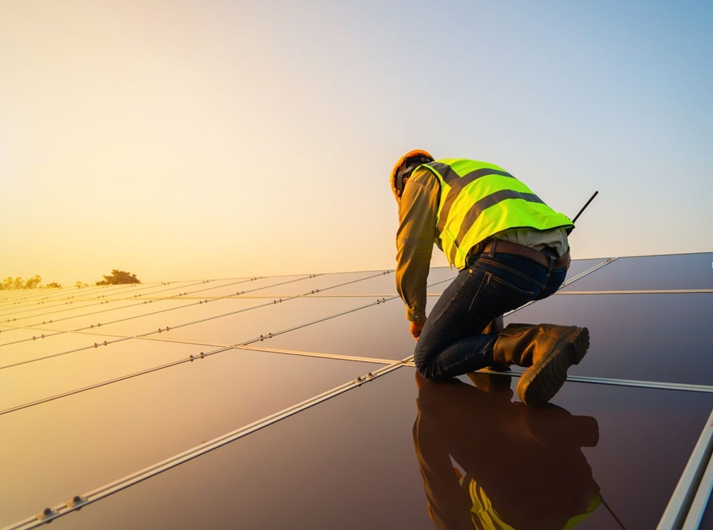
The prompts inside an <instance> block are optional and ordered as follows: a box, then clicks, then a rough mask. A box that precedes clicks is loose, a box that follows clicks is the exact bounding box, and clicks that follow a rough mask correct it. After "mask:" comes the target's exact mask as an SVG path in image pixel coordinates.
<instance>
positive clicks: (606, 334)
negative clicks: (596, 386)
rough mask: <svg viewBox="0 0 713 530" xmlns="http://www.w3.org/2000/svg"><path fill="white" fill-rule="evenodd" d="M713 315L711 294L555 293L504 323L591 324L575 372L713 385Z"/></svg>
mask: <svg viewBox="0 0 713 530" xmlns="http://www.w3.org/2000/svg"><path fill="white" fill-rule="evenodd" d="M595 274H596V273H595ZM711 315H713V294H640V295H555V296H551V297H550V298H547V299H545V300H541V301H539V302H537V303H535V304H534V305H531V306H528V307H526V308H524V309H521V310H519V311H517V312H516V313H514V314H512V315H511V316H509V317H507V318H506V319H505V322H506V324H507V323H509V322H523V323H533V324H539V323H554V324H562V325H577V326H585V327H587V328H589V333H590V343H591V345H590V348H589V351H588V353H587V355H586V357H585V358H584V360H583V361H582V363H581V364H580V365H579V366H573V367H572V368H571V369H570V372H569V373H571V374H578V375H587V376H596V377H614V378H623V379H637V380H639V379H641V380H647V381H665V382H675V383H694V384H706V385H713V355H710V354H709V353H710V351H711V343H710V340H709V339H708V338H706V335H705V331H704V330H707V329H709V328H710V325H711Z"/></svg>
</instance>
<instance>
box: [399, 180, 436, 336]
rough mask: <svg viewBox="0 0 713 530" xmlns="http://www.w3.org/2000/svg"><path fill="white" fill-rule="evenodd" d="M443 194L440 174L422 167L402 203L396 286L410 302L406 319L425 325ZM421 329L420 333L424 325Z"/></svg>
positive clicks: (403, 297)
mask: <svg viewBox="0 0 713 530" xmlns="http://www.w3.org/2000/svg"><path fill="white" fill-rule="evenodd" d="M439 195H440V184H439V183H438V180H437V179H436V177H435V176H434V175H433V174H431V172H430V171H428V170H427V169H419V170H417V171H415V172H414V174H413V175H412V176H411V178H410V179H409V181H408V182H407V183H406V186H405V187H404V193H403V196H402V197H401V201H400V203H399V229H398V231H397V233H396V249H397V253H396V289H397V291H398V293H399V296H401V299H402V300H403V301H404V303H405V304H406V318H407V319H408V320H410V321H411V322H414V323H416V324H419V323H420V324H421V327H422V324H423V323H424V322H425V320H426V279H427V278H428V270H429V267H430V264H431V253H432V252H433V242H434V239H435V235H436V215H437V212H438V200H439ZM416 327H418V326H416ZM417 331H418V333H420V328H418V329H417ZM412 333H414V325H413V324H412ZM414 336H417V334H416V333H414Z"/></svg>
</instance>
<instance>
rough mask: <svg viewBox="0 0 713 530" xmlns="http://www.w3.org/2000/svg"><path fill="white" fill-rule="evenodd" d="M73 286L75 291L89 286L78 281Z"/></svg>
mask: <svg viewBox="0 0 713 530" xmlns="http://www.w3.org/2000/svg"><path fill="white" fill-rule="evenodd" d="M74 286H75V287H76V288H77V289H81V288H82V287H89V284H88V283H84V282H82V281H80V280H77V283H75V284H74Z"/></svg>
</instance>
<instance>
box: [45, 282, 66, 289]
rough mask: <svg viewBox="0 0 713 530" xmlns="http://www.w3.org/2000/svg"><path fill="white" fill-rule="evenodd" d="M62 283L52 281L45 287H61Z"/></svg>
mask: <svg viewBox="0 0 713 530" xmlns="http://www.w3.org/2000/svg"><path fill="white" fill-rule="evenodd" d="M61 288H62V284H60V283H57V282H51V283H48V284H46V285H45V289H61Z"/></svg>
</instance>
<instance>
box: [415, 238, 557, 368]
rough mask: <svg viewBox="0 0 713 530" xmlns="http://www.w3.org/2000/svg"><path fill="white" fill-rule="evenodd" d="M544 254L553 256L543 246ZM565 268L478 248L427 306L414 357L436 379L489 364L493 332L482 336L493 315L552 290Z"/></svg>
mask: <svg viewBox="0 0 713 530" xmlns="http://www.w3.org/2000/svg"><path fill="white" fill-rule="evenodd" d="M544 252H546V253H548V254H549V255H550V256H554V257H556V256H557V254H556V253H555V252H554V251H551V250H550V249H549V248H547V249H546V250H545V251H544ZM566 275H567V269H566V268H565V267H561V268H558V269H552V270H550V268H549V267H545V266H543V265H541V264H539V263H537V262H535V261H532V260H531V259H528V258H525V257H523V256H516V255H514V254H502V253H498V252H497V248H496V252H495V253H492V252H484V253H480V254H477V255H475V256H473V257H472V258H471V260H469V262H468V264H467V265H466V266H465V268H463V269H462V270H461V271H460V272H459V273H458V276H457V277H456V278H455V279H454V280H453V283H451V284H450V285H449V286H448V287H447V288H446V289H445V291H443V294H442V295H441V297H440V298H439V299H438V301H437V302H436V305H435V306H434V307H433V310H432V311H431V313H430V315H429V316H428V320H427V321H426V325H425V326H424V327H423V330H422V331H421V336H420V337H419V340H418V342H417V344H416V350H415V352H414V361H415V363H416V368H417V369H418V371H419V372H420V373H421V375H423V376H424V377H426V378H428V379H432V380H436V381H441V380H446V379H450V378H452V377H455V376H457V375H461V374H466V373H468V372H473V371H475V370H478V369H480V368H484V367H486V366H491V365H492V364H493V345H494V344H495V340H496V339H497V337H498V334H497V333H488V334H483V333H482V331H483V330H484V329H485V327H486V326H487V325H488V324H489V323H490V322H491V321H492V320H493V319H495V318H497V317H499V316H500V315H503V314H504V313H506V312H508V311H511V310H513V309H516V308H518V307H520V306H521V305H523V304H525V303H527V302H529V301H531V300H541V299H542V298H547V297H548V296H550V295H551V294H553V293H554V292H555V291H557V289H559V287H560V286H561V285H562V283H563V282H564V279H565V276H566Z"/></svg>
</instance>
